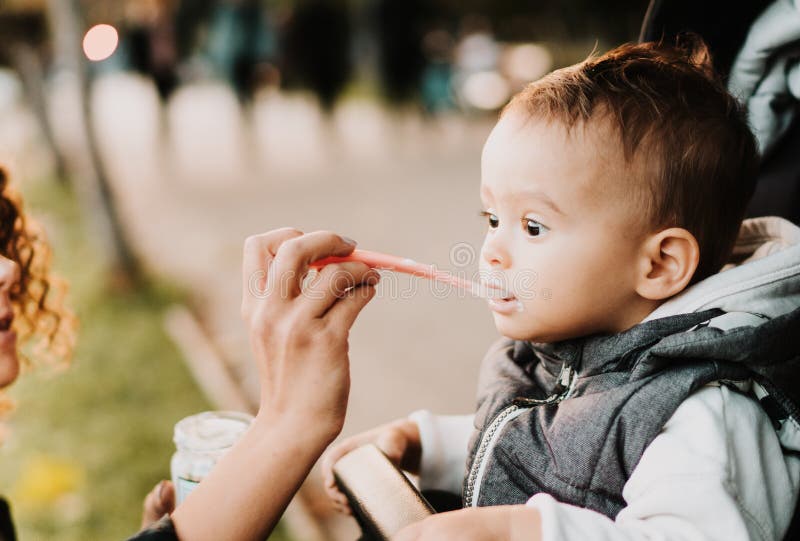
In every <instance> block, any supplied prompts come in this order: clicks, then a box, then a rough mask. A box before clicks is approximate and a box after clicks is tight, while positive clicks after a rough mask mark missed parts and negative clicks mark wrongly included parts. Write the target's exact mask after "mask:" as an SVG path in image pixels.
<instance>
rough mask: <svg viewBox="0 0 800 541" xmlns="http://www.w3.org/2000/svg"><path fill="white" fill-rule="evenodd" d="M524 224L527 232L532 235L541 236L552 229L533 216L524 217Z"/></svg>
mask: <svg viewBox="0 0 800 541" xmlns="http://www.w3.org/2000/svg"><path fill="white" fill-rule="evenodd" d="M522 225H523V227H524V228H525V232H526V233H527V234H528V235H529V236H531V237H541V236H542V235H544V234H545V233H546V232H548V231H550V230H549V229H548V228H547V227H546V226H544V225H543V224H540V223H539V222H537V221H536V220H532V219H531V218H523V219H522Z"/></svg>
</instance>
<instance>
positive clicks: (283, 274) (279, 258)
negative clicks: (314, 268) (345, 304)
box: [267, 231, 356, 299]
mask: <svg viewBox="0 0 800 541" xmlns="http://www.w3.org/2000/svg"><path fill="white" fill-rule="evenodd" d="M355 246H356V243H355V241H353V240H350V239H345V238H344V237H342V236H340V235H337V234H336V233H333V232H330V231H315V232H313V233H308V234H306V235H303V236H301V237H295V238H293V239H289V240H287V241H286V242H284V243H283V244H281V245H280V247H279V248H278V251H277V253H276V254H275V259H273V264H272V268H271V269H270V275H269V276H268V277H267V290H268V291H270V292H277V293H278V294H279V295H280V297H281V298H289V299H292V298H295V297H297V296H298V295H300V293H301V285H302V281H303V278H305V275H306V273H307V272H308V265H309V264H310V263H312V262H314V261H317V260H318V259H323V258H325V257H330V256H342V257H343V256H346V255H348V254H350V253H351V252H352V251H353V250H354V249H355Z"/></svg>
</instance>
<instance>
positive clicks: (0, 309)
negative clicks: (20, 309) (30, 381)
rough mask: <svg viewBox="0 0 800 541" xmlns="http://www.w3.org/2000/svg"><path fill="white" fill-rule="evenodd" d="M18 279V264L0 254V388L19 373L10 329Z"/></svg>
mask: <svg viewBox="0 0 800 541" xmlns="http://www.w3.org/2000/svg"><path fill="white" fill-rule="evenodd" d="M19 279H20V270H19V265H18V264H17V263H16V262H15V261H12V260H11V259H8V258H7V257H3V256H2V255H0V388H2V387H6V386H8V385H10V384H11V383H13V382H14V380H15V379H17V375H18V374H19V358H18V357H17V333H16V332H14V330H13V329H12V323H13V322H14V306H13V305H12V303H11V291H12V289H13V287H14V285H15V284H16V283H17V282H19Z"/></svg>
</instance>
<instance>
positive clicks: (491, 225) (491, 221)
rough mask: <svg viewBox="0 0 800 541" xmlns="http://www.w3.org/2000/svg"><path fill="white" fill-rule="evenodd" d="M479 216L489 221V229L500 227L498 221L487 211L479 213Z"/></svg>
mask: <svg viewBox="0 0 800 541" xmlns="http://www.w3.org/2000/svg"><path fill="white" fill-rule="evenodd" d="M481 216H485V217H486V218H488V219H489V228H490V229H497V226H499V225H500V219H499V218H498V217H497V216H495V215H494V214H492V213H491V212H489V211H486V210H484V211H481Z"/></svg>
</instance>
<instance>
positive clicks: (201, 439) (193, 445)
mask: <svg viewBox="0 0 800 541" xmlns="http://www.w3.org/2000/svg"><path fill="white" fill-rule="evenodd" d="M252 422H253V416H252V415H250V414H248V413H242V412H238V411H204V412H202V413H197V414H195V415H190V416H189V417H185V418H183V419H181V420H180V421H178V423H177V424H175V433H174V435H173V438H172V439H173V441H174V442H175V446H176V447H178V448H184V449H191V450H193V451H200V452H208V451H219V450H223V449H227V448H228V447H231V446H232V445H233V444H234V443H236V441H237V440H238V439H239V438H240V437H241V436H242V434H244V433H245V432H246V431H247V429H248V428H250V424H251V423H252Z"/></svg>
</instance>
